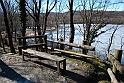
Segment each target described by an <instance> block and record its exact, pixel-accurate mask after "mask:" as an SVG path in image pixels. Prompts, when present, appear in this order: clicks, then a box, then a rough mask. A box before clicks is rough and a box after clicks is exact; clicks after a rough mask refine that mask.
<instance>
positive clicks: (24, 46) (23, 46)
mask: <svg viewBox="0 0 124 83" xmlns="http://www.w3.org/2000/svg"><path fill="white" fill-rule="evenodd" d="M44 45H45V43H39V44H29V45H19V46H18V48H20V49H23V48H33V47H40V46H44Z"/></svg>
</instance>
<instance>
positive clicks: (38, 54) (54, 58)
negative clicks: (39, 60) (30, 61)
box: [22, 49, 65, 61]
mask: <svg viewBox="0 0 124 83" xmlns="http://www.w3.org/2000/svg"><path fill="white" fill-rule="evenodd" d="M22 51H23V52H27V53H29V54H34V55H36V56H39V57H43V58H46V59H50V60H54V61H62V60H64V59H65V58H62V57H58V56H55V55H51V54H48V53H44V52H39V51H35V50H31V49H26V50H22Z"/></svg>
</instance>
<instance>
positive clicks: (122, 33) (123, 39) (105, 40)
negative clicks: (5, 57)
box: [47, 24, 124, 64]
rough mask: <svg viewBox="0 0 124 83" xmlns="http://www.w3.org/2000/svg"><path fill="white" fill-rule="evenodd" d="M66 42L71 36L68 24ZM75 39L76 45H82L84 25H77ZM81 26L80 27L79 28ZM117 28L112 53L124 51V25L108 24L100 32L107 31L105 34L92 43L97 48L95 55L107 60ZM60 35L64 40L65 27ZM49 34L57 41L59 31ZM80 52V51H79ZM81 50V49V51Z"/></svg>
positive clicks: (61, 27) (123, 62) (123, 58)
mask: <svg viewBox="0 0 124 83" xmlns="http://www.w3.org/2000/svg"><path fill="white" fill-rule="evenodd" d="M65 26H66V28H65V41H67V42H68V41H69V36H70V33H69V31H70V29H69V25H68V24H66V25H65ZM74 26H75V38H74V43H75V44H80V45H81V44H82V40H83V28H82V27H83V25H82V24H78V25H77V24H75V25H74ZM79 26H80V27H79ZM109 28H112V29H110V30H108V29H109ZM115 28H118V29H117V30H116V32H115V34H114V37H113V41H112V45H111V48H110V53H111V54H114V50H115V49H122V50H124V46H123V45H124V25H113V24H108V25H107V26H105V27H104V28H102V29H101V30H99V32H100V31H106V30H107V31H106V32H105V33H103V34H101V35H100V36H98V37H97V38H95V42H94V43H92V46H95V48H96V51H95V54H96V55H98V56H100V57H102V58H106V54H107V53H108V52H107V48H108V46H109V42H110V37H111V35H112V33H113V31H114V29H115ZM58 33H59V36H58V37H59V38H64V27H63V25H60V28H59V30H58ZM47 34H49V38H50V39H55V40H56V39H57V30H54V31H49V32H47ZM77 50H78V49H77ZM79 50H80V49H79ZM122 64H124V52H123V56H122Z"/></svg>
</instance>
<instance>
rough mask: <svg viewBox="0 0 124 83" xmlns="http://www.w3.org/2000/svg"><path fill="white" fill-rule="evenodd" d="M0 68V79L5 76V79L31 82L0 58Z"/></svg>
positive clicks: (16, 82)
mask: <svg viewBox="0 0 124 83" xmlns="http://www.w3.org/2000/svg"><path fill="white" fill-rule="evenodd" d="M0 68H1V69H2V72H0V80H1V78H2V79H3V78H7V79H9V80H7V81H13V82H14V81H15V82H14V83H33V82H31V81H30V80H28V79H26V78H24V77H22V76H21V75H20V74H18V73H17V72H16V71H14V70H13V69H12V68H10V67H9V66H8V65H6V64H5V63H4V62H3V61H2V60H0ZM8 83H9V82H8Z"/></svg>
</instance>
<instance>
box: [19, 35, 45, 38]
mask: <svg viewBox="0 0 124 83" xmlns="http://www.w3.org/2000/svg"><path fill="white" fill-rule="evenodd" d="M42 37H45V36H44V35H40V36H24V37H17V39H28V38H42Z"/></svg>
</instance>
